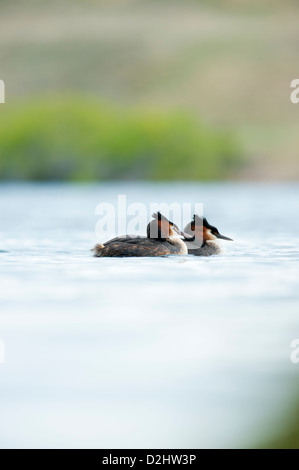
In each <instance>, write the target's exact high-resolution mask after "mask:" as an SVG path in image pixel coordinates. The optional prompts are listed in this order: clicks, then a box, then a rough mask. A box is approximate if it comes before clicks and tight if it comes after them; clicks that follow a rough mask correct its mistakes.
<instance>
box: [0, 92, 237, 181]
mask: <svg viewBox="0 0 299 470" xmlns="http://www.w3.org/2000/svg"><path fill="white" fill-rule="evenodd" d="M239 164H240V149H239V147H238V145H237V144H236V142H235V140H234V139H233V137H232V136H231V135H230V134H229V133H228V132H224V131H221V130H215V129H214V128H212V127H210V126H207V125H205V124H203V123H202V122H201V121H200V120H199V119H198V118H196V117H195V116H193V115H192V113H187V112H180V111H173V110H170V111H165V110H157V109H156V110H155V109H144V108H128V107H120V106H116V105H111V104H107V103H104V102H98V101H96V100H94V99H92V98H90V97H82V96H81V97H78V96H68V97H66V96H55V97H53V96H49V97H47V98H39V99H36V100H35V101H26V102H25V103H23V104H22V105H21V104H18V105H16V106H15V107H12V108H10V109H9V110H8V111H7V112H6V113H5V115H4V114H3V115H2V116H1V117H0V178H1V179H33V180H47V179H49V180H63V179H65V180H99V179H104V178H105V179H131V178H140V179H157V180H158V179H160V180H164V179H186V180H188V179H203V180H204V179H217V178H225V177H228V176H231V174H232V170H233V169H234V168H236V167H238V166H239Z"/></svg>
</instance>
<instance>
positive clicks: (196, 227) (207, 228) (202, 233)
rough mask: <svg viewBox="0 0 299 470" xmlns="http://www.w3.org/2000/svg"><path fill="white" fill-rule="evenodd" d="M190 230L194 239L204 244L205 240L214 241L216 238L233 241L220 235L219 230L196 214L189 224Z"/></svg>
mask: <svg viewBox="0 0 299 470" xmlns="http://www.w3.org/2000/svg"><path fill="white" fill-rule="evenodd" d="M191 230H192V232H193V233H194V235H195V238H197V239H202V241H203V242H206V241H207V240H216V239H217V238H220V239H221V240H229V241H233V240H232V239H231V238H228V237H225V236H224V235H221V233H219V230H218V229H217V228H216V227H214V226H213V225H210V224H209V222H208V221H207V219H206V218H205V217H204V218H202V217H199V216H198V215H196V214H194V216H193V221H192V222H191Z"/></svg>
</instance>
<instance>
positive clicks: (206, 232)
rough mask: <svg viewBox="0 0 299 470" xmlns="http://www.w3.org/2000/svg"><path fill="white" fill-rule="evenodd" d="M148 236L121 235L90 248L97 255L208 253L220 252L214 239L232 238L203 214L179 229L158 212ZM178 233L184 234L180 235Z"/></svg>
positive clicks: (148, 229)
mask: <svg viewBox="0 0 299 470" xmlns="http://www.w3.org/2000/svg"><path fill="white" fill-rule="evenodd" d="M152 217H153V220H152V221H151V222H150V223H149V224H148V226H147V236H146V237H142V236H138V237H135V236H133V237H132V236H131V235H124V236H121V237H116V238H113V239H112V240H109V241H107V242H106V243H104V244H98V245H96V246H95V247H94V249H93V252H94V255H95V256H98V257H128V256H134V257H136V256H165V255H187V254H192V255H196V256H210V255H214V254H218V253H220V251H221V250H220V247H219V245H218V244H217V243H216V242H215V240H217V239H222V240H232V239H231V238H228V237H225V236H223V235H221V234H220V233H219V231H218V229H217V228H216V227H213V226H212V225H210V224H209V223H208V221H207V219H206V218H201V217H199V216H198V215H194V216H193V220H192V222H190V223H189V224H187V225H186V227H185V230H184V232H182V231H181V230H180V229H179V228H178V226H177V225H175V224H174V223H173V222H170V221H169V220H168V219H167V218H166V217H165V216H163V215H162V214H161V213H160V212H157V213H156V214H153V215H152ZM180 237H183V239H182V238H180Z"/></svg>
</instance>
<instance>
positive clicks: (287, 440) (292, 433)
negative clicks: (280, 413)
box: [262, 401, 299, 449]
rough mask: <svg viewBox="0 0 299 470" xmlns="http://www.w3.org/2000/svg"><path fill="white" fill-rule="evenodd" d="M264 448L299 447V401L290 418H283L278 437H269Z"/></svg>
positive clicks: (277, 433)
mask: <svg viewBox="0 0 299 470" xmlns="http://www.w3.org/2000/svg"><path fill="white" fill-rule="evenodd" d="M262 448H263V449H299V403H298V401H297V406H295V407H294V408H293V409H292V413H291V414H289V416H288V420H286V419H285V417H284V418H283V419H281V424H280V427H279V430H277V432H276V437H273V438H272V439H268V441H266V442H265V443H264V444H263V445H262Z"/></svg>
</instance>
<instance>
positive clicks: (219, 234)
mask: <svg viewBox="0 0 299 470" xmlns="http://www.w3.org/2000/svg"><path fill="white" fill-rule="evenodd" d="M213 235H215V237H217V238H220V239H221V240H228V241H230V242H233V241H234V240H233V239H232V238H228V237H225V236H224V235H221V233H213Z"/></svg>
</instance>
